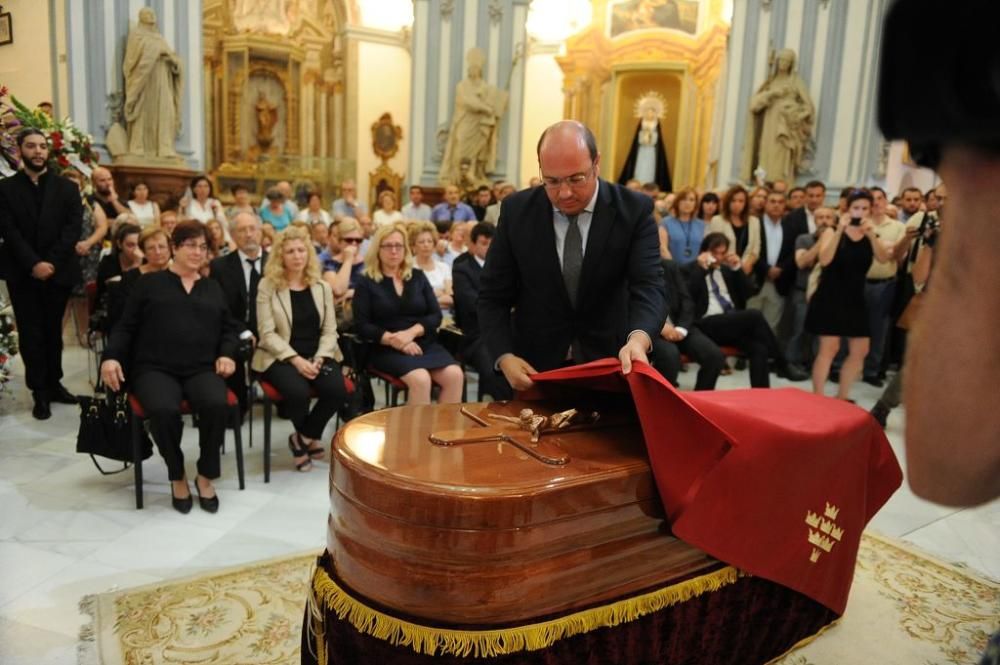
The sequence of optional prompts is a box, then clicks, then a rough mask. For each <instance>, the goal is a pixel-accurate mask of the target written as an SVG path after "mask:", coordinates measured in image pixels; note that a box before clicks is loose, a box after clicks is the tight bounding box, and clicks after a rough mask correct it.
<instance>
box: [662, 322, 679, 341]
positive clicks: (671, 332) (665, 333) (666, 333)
mask: <svg viewBox="0 0 1000 665" xmlns="http://www.w3.org/2000/svg"><path fill="white" fill-rule="evenodd" d="M660 337H662V338H663V339H665V340H667V341H668V342H679V341H681V340H682V339H684V335H683V334H682V333H681V331H680V330H678V329H677V328H675V327H674V325H673V324H672V323H664V324H663V328H662V329H661V330H660Z"/></svg>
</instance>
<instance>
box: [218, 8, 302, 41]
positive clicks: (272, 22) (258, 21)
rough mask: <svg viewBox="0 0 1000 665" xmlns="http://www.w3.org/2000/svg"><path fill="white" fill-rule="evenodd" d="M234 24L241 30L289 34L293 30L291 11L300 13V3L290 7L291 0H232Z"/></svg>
mask: <svg viewBox="0 0 1000 665" xmlns="http://www.w3.org/2000/svg"><path fill="white" fill-rule="evenodd" d="M232 1H233V14H232V15H233V25H234V26H235V27H236V30H237V31H239V32H258V33H263V34H271V35H288V34H289V33H291V31H292V18H291V17H290V16H289V13H290V12H294V13H296V14H297V13H298V5H297V3H296V6H295V7H294V8H291V7H289V0H232Z"/></svg>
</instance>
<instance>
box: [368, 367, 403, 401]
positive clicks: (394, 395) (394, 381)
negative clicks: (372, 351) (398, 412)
mask: <svg viewBox="0 0 1000 665" xmlns="http://www.w3.org/2000/svg"><path fill="white" fill-rule="evenodd" d="M366 371H367V372H368V374H369V375H370V376H373V377H375V378H376V379H378V380H380V381H381V382H382V383H383V385H385V405H386V406H397V405H398V404H399V395H400V393H402V394H403V399H406V393H407V392H408V390H409V389H408V388H407V387H406V384H405V383H403V380H402V379H400V378H399V377H398V376H393V375H392V374H389V373H387V372H383V371H381V370H377V369H375V368H374V367H369V368H368V369H367V370H366Z"/></svg>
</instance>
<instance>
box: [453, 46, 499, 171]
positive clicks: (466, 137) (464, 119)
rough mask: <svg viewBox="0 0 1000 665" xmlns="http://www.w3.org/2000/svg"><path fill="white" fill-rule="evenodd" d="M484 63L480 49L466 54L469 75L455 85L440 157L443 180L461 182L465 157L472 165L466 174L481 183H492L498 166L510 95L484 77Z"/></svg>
mask: <svg viewBox="0 0 1000 665" xmlns="http://www.w3.org/2000/svg"><path fill="white" fill-rule="evenodd" d="M485 62H486V56H485V55H484V54H483V52H482V51H481V50H480V49H478V48H473V49H470V50H469V52H468V53H467V54H466V67H467V69H466V77H465V78H464V79H462V80H461V81H459V82H458V85H457V86H456V88H455V110H454V113H453V114H452V118H451V127H450V129H449V131H448V142H447V144H446V145H445V150H444V157H443V159H442V160H441V173H440V178H441V181H442V182H444V183H454V184H457V183H458V182H459V179H460V177H461V175H462V169H461V164H462V161H463V160H468V162H469V165H470V167H469V171H468V175H467V176H466V177H467V178H471V180H472V181H473V182H476V183H479V184H485V183H487V182H489V178H487V175H488V174H490V173H492V172H493V170H494V169H495V168H496V159H497V144H498V138H499V137H498V134H499V130H500V120H501V118H502V117H503V114H504V111H506V109H507V97H508V94H507V92H506V91H504V90H500V89H498V88H497V87H496V86H493V85H490V84H489V83H487V82H486V81H485V80H483V65H484V64H485Z"/></svg>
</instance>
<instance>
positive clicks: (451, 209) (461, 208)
mask: <svg viewBox="0 0 1000 665" xmlns="http://www.w3.org/2000/svg"><path fill="white" fill-rule="evenodd" d="M461 197H462V192H461V191H460V190H459V189H458V187H457V186H456V185H448V186H447V187H445V188H444V201H442V202H441V203H439V204H437V205H436V206H434V207H433V208H431V221H432V222H434V225H435V226H436V227H437V229H438V233H440V234H441V235H444V234H445V233H447V232H448V231H449V230H450V229H451V226H452V224H454V223H455V222H474V221H476V211H475V210H473V209H472V206H470V205H469V204H468V203H464V202H463V201H462V200H461Z"/></svg>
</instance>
